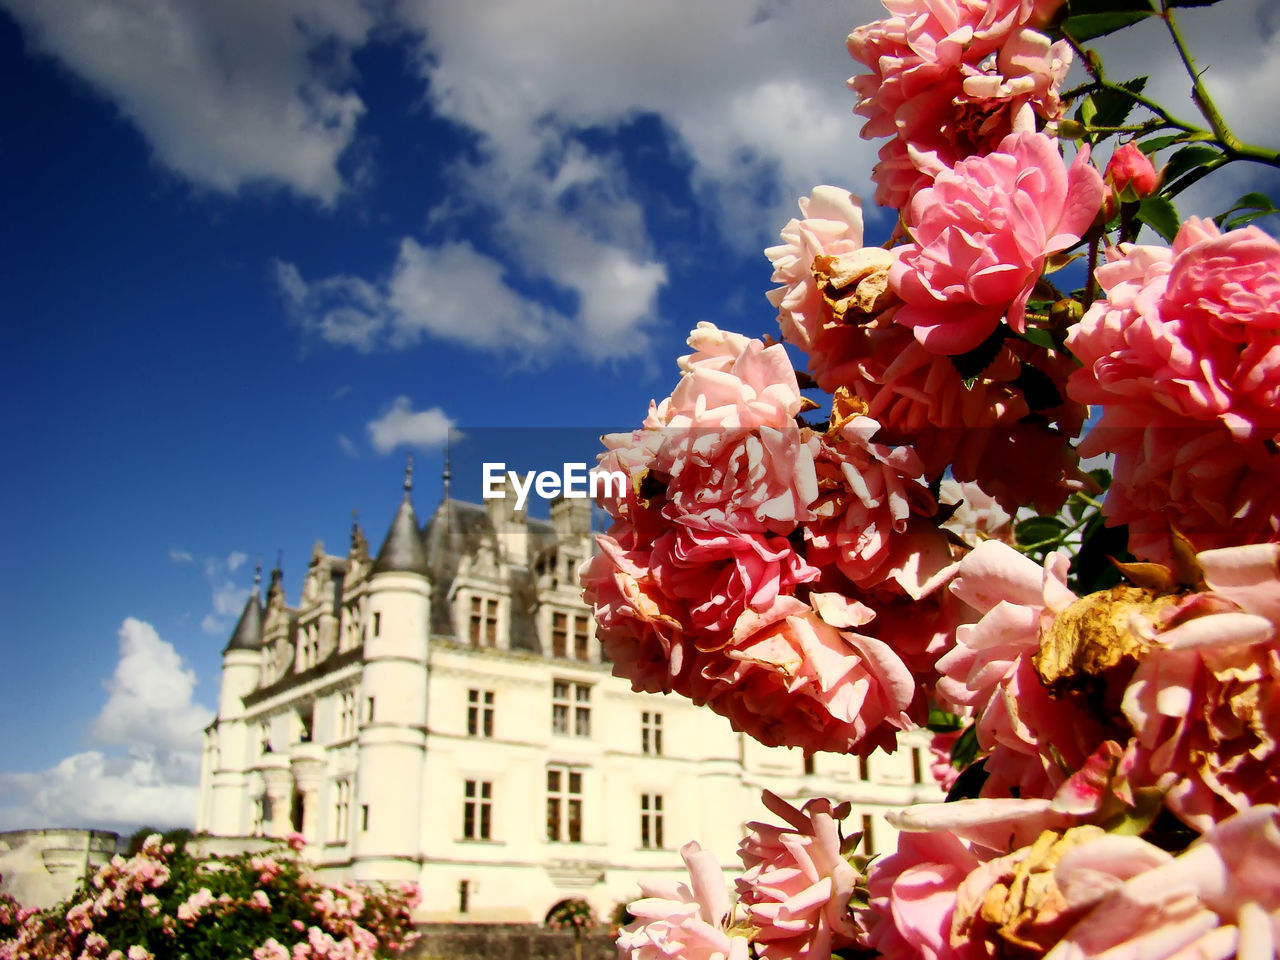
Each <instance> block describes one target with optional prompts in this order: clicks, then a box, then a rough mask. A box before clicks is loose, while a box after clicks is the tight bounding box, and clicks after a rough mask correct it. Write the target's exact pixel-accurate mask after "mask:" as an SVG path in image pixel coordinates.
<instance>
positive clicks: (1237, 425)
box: [1067, 218, 1280, 561]
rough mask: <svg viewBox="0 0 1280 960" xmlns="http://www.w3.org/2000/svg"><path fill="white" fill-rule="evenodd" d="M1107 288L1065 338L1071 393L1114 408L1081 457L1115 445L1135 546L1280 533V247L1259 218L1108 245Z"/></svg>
mask: <svg viewBox="0 0 1280 960" xmlns="http://www.w3.org/2000/svg"><path fill="white" fill-rule="evenodd" d="M1108 257H1109V259H1110V262H1109V263H1107V264H1106V265H1105V266H1103V267H1099V268H1098V271H1097V277H1098V281H1099V283H1100V284H1101V285H1102V287H1103V289H1104V290H1105V291H1106V298H1105V299H1103V300H1099V301H1098V302H1097V303H1095V304H1094V305H1093V307H1092V308H1091V309H1090V310H1089V311H1088V312H1087V313H1086V314H1085V316H1084V318H1083V319H1082V320H1081V321H1080V322H1079V323H1078V324H1076V325H1075V326H1074V327H1073V328H1072V329H1071V332H1070V334H1069V335H1068V338H1067V345H1068V346H1069V347H1070V349H1071V350H1072V352H1073V353H1074V354H1075V355H1076V356H1077V357H1078V358H1079V359H1080V361H1081V363H1082V364H1083V366H1082V367H1081V369H1080V370H1079V371H1077V372H1076V373H1075V374H1074V375H1072V377H1071V379H1070V381H1069V383H1068V391H1069V392H1070V394H1071V396H1072V398H1073V399H1075V400H1077V401H1079V402H1081V403H1089V404H1098V405H1101V406H1102V417H1101V419H1100V420H1099V421H1098V423H1097V425H1096V426H1095V427H1094V429H1093V430H1092V431H1090V433H1089V435H1088V436H1087V437H1085V439H1084V441H1083V442H1082V443H1081V446H1080V452H1081V454H1082V455H1084V456H1093V455H1095V454H1098V453H1101V452H1111V453H1114V454H1115V458H1116V459H1115V468H1114V474H1115V479H1114V481H1113V483H1112V485H1111V488H1110V489H1109V490H1108V492H1107V497H1106V501H1105V513H1106V516H1107V518H1108V522H1109V523H1112V524H1117V525H1119V524H1128V526H1129V549H1130V550H1131V551H1132V552H1133V553H1135V554H1137V555H1138V556H1141V557H1145V558H1148V559H1153V560H1157V561H1163V560H1167V559H1169V557H1170V544H1169V537H1168V527H1169V525H1170V524H1173V525H1174V526H1176V527H1177V529H1178V530H1179V531H1180V532H1181V533H1183V534H1184V535H1185V536H1187V537H1188V538H1189V539H1190V540H1191V541H1192V543H1193V544H1195V545H1196V547H1197V548H1199V549H1206V548H1214V547H1225V546H1231V545H1233V544H1238V543H1251V542H1253V543H1256V542H1259V541H1267V540H1275V539H1277V537H1280V483H1278V482H1277V481H1278V480H1280V458H1277V457H1276V455H1275V454H1274V453H1273V450H1274V448H1275V443H1276V438H1277V437H1280V414H1278V413H1277V409H1278V408H1280V346H1277V345H1276V341H1275V331H1276V330H1277V329H1280V311H1277V309H1276V306H1275V305H1276V303H1280V243H1277V242H1276V241H1275V240H1274V239H1272V238H1271V237H1269V236H1267V235H1266V234H1265V233H1263V232H1262V231H1261V230H1258V229H1257V228H1256V227H1247V228H1245V229H1243V230H1233V231H1231V232H1230V233H1227V234H1221V233H1220V232H1219V231H1218V229H1217V228H1216V227H1215V226H1214V225H1213V224H1212V223H1210V222H1208V221H1202V220H1197V219H1195V218H1192V219H1191V220H1188V221H1187V222H1186V223H1185V224H1183V226H1182V229H1181V230H1179V231H1178V235H1177V237H1176V239H1175V240H1174V244H1173V248H1172V249H1171V250H1166V249H1163V248H1158V247H1141V246H1124V247H1121V248H1120V249H1119V250H1114V251H1110V252H1109V254H1108Z"/></svg>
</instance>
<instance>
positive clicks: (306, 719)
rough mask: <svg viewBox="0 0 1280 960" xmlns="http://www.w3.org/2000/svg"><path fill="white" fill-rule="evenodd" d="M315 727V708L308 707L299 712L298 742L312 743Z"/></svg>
mask: <svg viewBox="0 0 1280 960" xmlns="http://www.w3.org/2000/svg"><path fill="white" fill-rule="evenodd" d="M314 726H315V708H314V707H313V706H310V705H308V706H306V707H304V708H302V709H301V710H299V711H298V740H299V742H301V743H310V742H311V734H312V729H313V728H314Z"/></svg>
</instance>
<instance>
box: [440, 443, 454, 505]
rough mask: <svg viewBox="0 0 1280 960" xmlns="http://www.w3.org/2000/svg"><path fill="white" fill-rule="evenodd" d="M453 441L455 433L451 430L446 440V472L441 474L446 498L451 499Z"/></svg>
mask: <svg viewBox="0 0 1280 960" xmlns="http://www.w3.org/2000/svg"><path fill="white" fill-rule="evenodd" d="M452 439H453V431H452V430H450V431H449V432H448V433H446V434H445V438H444V472H443V473H441V474H440V482H441V484H442V485H443V487H444V498H443V499H445V500H448V499H449V481H450V479H452V477H453V472H452V471H451V470H450V469H449V445H450V441H451V440H452Z"/></svg>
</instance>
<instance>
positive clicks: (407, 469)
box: [404, 453, 413, 497]
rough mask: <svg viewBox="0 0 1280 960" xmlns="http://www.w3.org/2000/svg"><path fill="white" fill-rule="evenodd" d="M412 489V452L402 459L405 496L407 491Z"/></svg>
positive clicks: (407, 493)
mask: <svg viewBox="0 0 1280 960" xmlns="http://www.w3.org/2000/svg"><path fill="white" fill-rule="evenodd" d="M412 489H413V454H412V453H411V454H409V455H408V456H406V457H405V459H404V494H405V496H406V497H407V496H408V495H409V491H410V490H412Z"/></svg>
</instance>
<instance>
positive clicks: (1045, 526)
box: [1013, 517, 1067, 547]
mask: <svg viewBox="0 0 1280 960" xmlns="http://www.w3.org/2000/svg"><path fill="white" fill-rule="evenodd" d="M1066 529H1067V528H1066V526H1065V525H1064V524H1063V522H1062V521H1061V520H1059V519H1058V518H1057V517H1029V518H1028V519H1026V520H1023V521H1022V522H1021V523H1019V524H1018V525H1017V526H1015V527H1014V528H1013V534H1014V536H1015V537H1017V539H1018V543H1020V544H1022V545H1023V546H1024V547H1025V546H1029V545H1030V544H1033V543H1044V542H1045V541H1046V540H1054V539H1056V538H1058V537H1059V536H1061V535H1062V532H1063V531H1064V530H1066Z"/></svg>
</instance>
